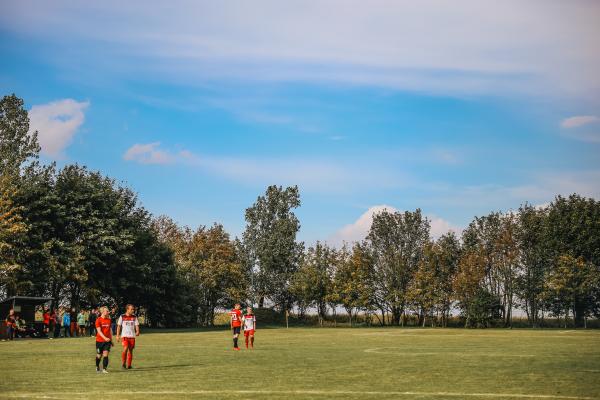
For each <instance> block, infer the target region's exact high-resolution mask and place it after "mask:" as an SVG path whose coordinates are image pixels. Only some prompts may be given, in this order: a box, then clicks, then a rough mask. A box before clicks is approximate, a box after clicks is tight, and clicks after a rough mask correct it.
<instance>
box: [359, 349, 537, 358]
mask: <svg viewBox="0 0 600 400" xmlns="http://www.w3.org/2000/svg"><path fill="white" fill-rule="evenodd" d="M396 349H402V347H375V348H372V349H366V350H363V352H365V353H375V354H392V355H396V354H397V355H402V356H435V355H440V354H442V355H459V356H489V355H493V356H494V357H535V355H533V354H506V353H490V352H489V351H484V352H481V351H480V352H469V351H467V352H464V351H435V352H431V351H430V352H414V351H394V350H396ZM390 350H391V351H390Z"/></svg>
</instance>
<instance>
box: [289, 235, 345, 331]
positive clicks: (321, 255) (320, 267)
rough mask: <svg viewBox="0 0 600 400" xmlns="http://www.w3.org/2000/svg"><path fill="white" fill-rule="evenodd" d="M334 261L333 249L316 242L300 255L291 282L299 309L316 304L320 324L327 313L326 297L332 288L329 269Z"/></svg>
mask: <svg viewBox="0 0 600 400" xmlns="http://www.w3.org/2000/svg"><path fill="white" fill-rule="evenodd" d="M334 262H335V255H334V252H333V250H332V249H331V248H329V247H328V246H327V245H326V244H323V243H321V242H317V243H316V245H315V246H314V247H309V248H308V250H307V251H306V253H305V254H304V256H303V257H302V262H301V263H300V268H299V269H298V271H297V272H296V274H295V275H294V279H293V283H292V292H293V294H294V297H295V298H296V301H297V302H298V307H299V308H300V310H306V309H307V308H308V307H311V306H313V305H314V306H316V308H317V315H318V317H319V323H320V324H322V323H323V319H324V318H325V317H326V314H327V298H328V295H329V293H330V292H331V290H332V282H331V277H330V271H331V268H332V265H333V264H334Z"/></svg>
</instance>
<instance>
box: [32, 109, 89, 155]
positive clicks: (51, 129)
mask: <svg viewBox="0 0 600 400" xmlns="http://www.w3.org/2000/svg"><path fill="white" fill-rule="evenodd" d="M89 104H90V103H89V102H87V101H82V102H78V101H76V100H73V99H63V100H57V101H53V102H51V103H48V104H41V105H35V106H33V107H31V110H30V111H29V120H30V123H29V125H30V130H31V131H35V130H37V131H38V140H39V142H40V147H41V148H42V153H44V154H47V155H49V156H52V157H61V156H62V155H63V151H64V150H65V148H67V146H69V144H71V141H72V140H73V136H74V135H75V134H76V133H77V130H78V129H79V127H80V126H81V125H82V124H83V122H84V120H85V114H84V111H85V109H86V108H87V107H88V106H89Z"/></svg>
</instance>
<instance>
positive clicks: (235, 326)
mask: <svg viewBox="0 0 600 400" xmlns="http://www.w3.org/2000/svg"><path fill="white" fill-rule="evenodd" d="M240 308H242V306H241V305H240V303H236V304H235V306H234V307H233V310H231V312H230V313H229V314H230V315H231V323H230V325H231V329H232V330H233V349H234V350H239V349H240V348H239V347H238V336H239V335H240V330H241V329H242V312H241V311H240Z"/></svg>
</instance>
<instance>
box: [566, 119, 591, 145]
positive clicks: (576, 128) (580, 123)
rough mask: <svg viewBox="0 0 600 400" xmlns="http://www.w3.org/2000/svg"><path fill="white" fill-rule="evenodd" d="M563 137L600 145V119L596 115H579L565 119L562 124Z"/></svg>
mask: <svg viewBox="0 0 600 400" xmlns="http://www.w3.org/2000/svg"><path fill="white" fill-rule="evenodd" d="M560 125H561V126H562V127H563V128H565V129H564V130H563V131H562V135H563V136H566V137H569V138H571V139H575V140H579V141H581V142H587V143H600V118H599V117H597V116H595V115H577V116H574V117H569V118H565V119H563V120H562V122H561V124H560Z"/></svg>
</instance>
